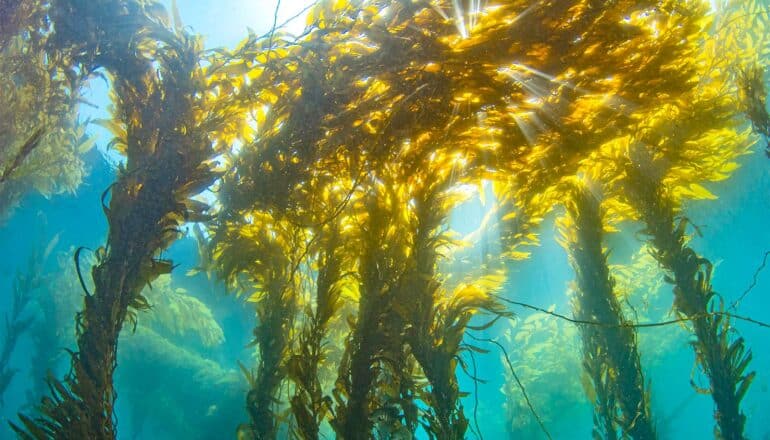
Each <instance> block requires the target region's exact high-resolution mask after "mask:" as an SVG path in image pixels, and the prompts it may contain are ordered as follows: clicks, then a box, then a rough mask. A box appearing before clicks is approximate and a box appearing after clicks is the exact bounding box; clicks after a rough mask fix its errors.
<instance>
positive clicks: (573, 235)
mask: <svg viewBox="0 0 770 440" xmlns="http://www.w3.org/2000/svg"><path fill="white" fill-rule="evenodd" d="M572 194H573V197H572V199H571V200H570V201H569V202H568V203H567V204H566V207H567V212H568V215H569V220H570V221H569V223H570V224H569V226H567V228H571V229H570V230H567V231H565V235H566V236H567V237H568V239H567V246H568V248H569V253H570V262H571V263H572V266H573V268H574V270H575V274H576V276H577V289H576V292H575V298H574V300H573V305H572V306H573V310H574V313H575V318H576V319H581V320H585V319H596V320H598V321H601V322H605V323H608V324H610V325H611V326H606V327H604V326H602V327H600V326H583V327H581V328H580V334H581V336H582V339H583V367H584V368H585V370H586V372H587V373H588V375H589V377H590V378H591V380H592V382H593V385H594V391H595V394H596V401H595V402H594V405H595V414H594V422H595V427H594V438H596V437H597V436H598V437H602V438H606V439H616V438H624V437H625V436H626V435H628V436H630V437H631V438H634V439H644V440H651V439H655V438H656V434H655V428H654V425H653V423H652V418H651V414H650V405H649V398H648V395H647V393H646V392H645V389H644V376H643V374H642V367H641V362H640V360H639V352H638V349H637V344H636V332H635V330H634V329H633V328H630V327H622V326H620V324H622V323H625V322H627V321H626V320H625V318H624V317H623V313H622V311H621V308H620V303H619V302H618V299H617V297H616V296H615V292H614V291H613V287H614V280H613V279H612V277H611V276H610V273H609V267H608V265H607V255H606V254H605V252H604V249H602V242H603V237H602V235H603V231H602V227H603V220H602V212H601V206H600V202H599V200H597V199H596V197H594V195H593V194H592V193H591V192H590V191H588V189H587V188H584V187H576V188H574V190H573V191H572ZM618 412H619V414H617V413H618ZM618 430H620V432H618Z"/></svg>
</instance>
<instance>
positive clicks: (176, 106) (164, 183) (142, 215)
mask: <svg viewBox="0 0 770 440" xmlns="http://www.w3.org/2000/svg"><path fill="white" fill-rule="evenodd" d="M57 8H58V9H55V10H54V13H52V16H53V18H54V19H55V20H59V21H56V23H57V27H56V35H55V38H54V41H58V42H59V43H61V44H62V45H64V46H65V47H72V49H71V50H72V51H73V53H75V54H76V59H78V60H80V61H81V62H82V63H84V64H83V67H82V68H83V70H84V71H86V72H91V71H92V70H93V69H95V68H97V67H100V66H101V67H104V68H105V69H107V71H108V72H109V73H110V74H111V75H113V84H114V90H115V93H114V101H115V107H116V109H115V114H114V121H113V122H112V123H111V124H110V127H111V128H112V130H113V134H114V135H115V136H116V138H115V140H114V141H113V143H112V145H113V146H115V148H116V149H117V151H118V152H120V153H122V154H124V155H125V156H126V164H125V167H123V168H121V169H120V172H119V175H118V179H117V181H116V182H115V183H114V184H113V185H112V186H111V187H110V189H109V190H108V191H109V192H110V194H111V198H110V201H109V206H104V212H105V215H106V216H107V220H108V224H109V234H108V238H107V245H106V251H105V252H104V253H103V254H102V255H101V258H100V260H99V261H98V262H97V264H96V265H95V266H94V267H93V268H92V271H91V275H92V277H93V280H94V286H95V290H94V292H93V294H92V295H91V294H86V296H85V298H84V300H85V301H84V309H83V311H82V312H81V313H80V314H79V315H78V323H77V327H76V331H77V345H78V351H77V352H76V353H73V354H72V374H71V375H70V376H68V377H67V378H66V379H65V380H64V381H63V382H60V381H57V380H52V381H51V384H50V386H51V393H52V396H51V398H45V399H43V402H42V405H41V407H40V412H41V416H40V417H37V418H35V419H31V418H29V417H26V416H24V415H20V417H21V421H22V426H16V425H14V426H13V428H14V429H15V430H16V432H17V433H18V434H19V435H20V436H21V437H23V438H36V439H40V438H58V439H68V438H72V439H82V438H89V439H111V438H114V437H115V420H114V403H115V397H116V394H115V391H114V386H113V382H112V379H113V374H114V370H115V368H116V365H117V364H116V362H117V361H116V351H117V344H118V335H119V333H120V330H121V328H122V327H123V324H124V322H125V321H126V319H135V315H134V313H135V312H134V311H135V310H142V309H144V308H146V307H147V302H146V300H145V299H144V297H143V296H142V295H141V290H142V288H143V287H144V286H145V285H146V284H147V283H148V282H151V281H152V280H153V279H155V278H156V277H157V276H158V275H160V274H163V273H168V272H170V271H171V269H172V267H173V266H172V263H171V262H170V261H168V260H163V259H161V258H159V257H158V255H159V253H160V252H161V251H162V250H163V249H165V248H166V247H168V246H169V245H170V244H171V242H173V241H174V240H175V239H176V237H177V235H178V227H179V226H180V224H181V223H183V222H185V221H186V220H188V219H194V218H198V217H199V216H200V215H201V212H200V211H201V210H203V209H205V205H202V204H200V203H199V202H195V201H192V200H190V199H189V197H190V196H193V195H195V194H197V193H198V192H200V191H201V190H202V189H204V188H206V187H208V186H209V185H211V183H212V182H213V180H214V179H215V177H216V173H215V172H214V171H213V170H212V168H211V167H212V166H211V163H210V160H211V159H212V156H213V155H214V150H213V148H212V146H211V145H212V143H211V140H210V139H209V134H210V132H211V131H212V130H213V129H215V128H216V127H217V124H218V123H219V120H218V119H217V118H212V117H210V116H209V115H208V114H207V113H206V112H207V111H208V109H204V108H203V107H202V105H201V104H202V102H200V101H201V100H203V99H205V98H202V97H201V96H205V97H208V96H207V95H205V94H201V93H199V92H201V89H200V87H201V85H202V84H205V81H203V78H202V71H201V69H200V67H199V66H198V63H199V60H200V42H199V41H197V40H196V39H194V38H191V37H189V36H187V35H184V34H179V35H177V34H174V33H173V32H171V31H168V30H167V29H165V27H163V26H162V25H161V24H159V21H158V20H157V19H156V18H155V17H154V16H152V15H149V14H147V13H145V10H144V9H143V5H142V4H141V3H134V2H129V3H128V4H124V2H114V1H106V0H105V1H98V2H88V3H83V2H79V1H71V2H70V1H63V2H59V3H57ZM72 20H78V23H77V24H75V23H71V21H72ZM68 23H69V25H68ZM84 23H85V24H87V25H84ZM120 25H127V26H128V28H127V30H135V31H136V34H133V33H131V34H130V35H128V34H124V33H123V32H114V29H121V30H122V29H123V28H121V27H120ZM89 26H92V27H89ZM137 35H139V37H138V38H137ZM79 37H82V39H81V38H79ZM150 37H153V38H154V39H153V40H150ZM94 39H96V41H94Z"/></svg>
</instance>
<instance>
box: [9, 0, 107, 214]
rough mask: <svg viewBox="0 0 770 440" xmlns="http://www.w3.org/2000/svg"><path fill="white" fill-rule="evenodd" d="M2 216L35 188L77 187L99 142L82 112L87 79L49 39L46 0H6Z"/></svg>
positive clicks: (66, 189)
mask: <svg viewBox="0 0 770 440" xmlns="http://www.w3.org/2000/svg"><path fill="white" fill-rule="evenodd" d="M0 15H1V16H2V17H0V100H1V102H2V106H0V222H4V221H5V219H6V218H7V217H8V216H9V215H10V213H11V211H12V210H13V209H14V208H15V207H16V205H17V204H18V203H19V201H20V199H21V198H22V197H23V196H24V195H25V194H27V193H28V192H31V191H36V192H38V193H41V194H43V195H46V196H48V195H52V194H57V193H61V192H74V191H75V189H76V188H77V187H78V185H80V183H81V181H82V180H83V177H84V175H85V173H86V169H85V164H84V163H83V160H82V155H83V153H85V152H86V151H88V150H89V149H90V148H91V147H92V146H93V145H94V139H91V138H89V137H88V136H86V134H85V124H84V123H82V122H80V121H79V120H78V117H77V106H78V101H79V88H80V85H81V83H82V78H81V75H80V73H79V72H78V71H77V69H76V68H75V67H74V66H73V65H72V64H71V61H70V60H69V59H68V58H67V57H66V55H65V54H64V53H62V52H61V51H59V50H57V49H56V48H55V47H54V46H52V45H50V44H49V38H50V22H49V21H48V18H47V2H44V1H14V0H5V1H3V2H1V3H0Z"/></svg>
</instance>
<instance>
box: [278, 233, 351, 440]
mask: <svg viewBox="0 0 770 440" xmlns="http://www.w3.org/2000/svg"><path fill="white" fill-rule="evenodd" d="M319 234H321V237H322V239H321V241H322V243H321V246H320V247H321V249H320V251H319V255H318V278H317V281H316V291H315V294H316V301H315V309H314V310H311V311H309V312H308V314H309V316H308V322H307V323H306V324H305V326H304V328H303V329H302V331H301V333H300V335H299V343H298V344H297V352H296V353H295V354H294V355H293V356H292V357H291V359H290V360H289V367H288V374H289V377H290V378H291V379H292V380H293V381H294V383H295V384H296V386H297V389H296V391H295V393H294V396H293V397H292V399H291V409H292V413H293V414H294V419H295V421H296V423H297V435H298V436H299V437H300V438H302V439H304V440H317V439H318V438H319V428H320V425H321V422H322V421H323V420H324V419H325V418H326V416H327V414H328V413H329V411H330V409H331V407H330V403H331V402H329V401H328V400H327V399H325V396H324V390H323V388H322V387H321V381H320V378H319V368H320V367H321V365H322V363H323V362H324V361H325V360H326V356H325V351H326V349H325V348H324V342H325V341H326V338H327V336H328V330H329V328H328V327H329V322H330V321H331V319H332V318H333V317H334V316H335V315H336V314H337V313H339V311H340V308H341V306H342V304H343V303H342V301H341V297H340V295H341V293H342V292H341V286H340V281H341V279H342V278H343V270H344V269H345V267H344V266H343V265H344V264H346V263H345V262H346V260H347V259H346V258H345V256H344V247H343V243H342V239H341V237H340V231H339V230H338V226H337V224H335V223H331V224H330V225H328V226H327V227H324V228H321V230H320V231H319Z"/></svg>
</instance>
